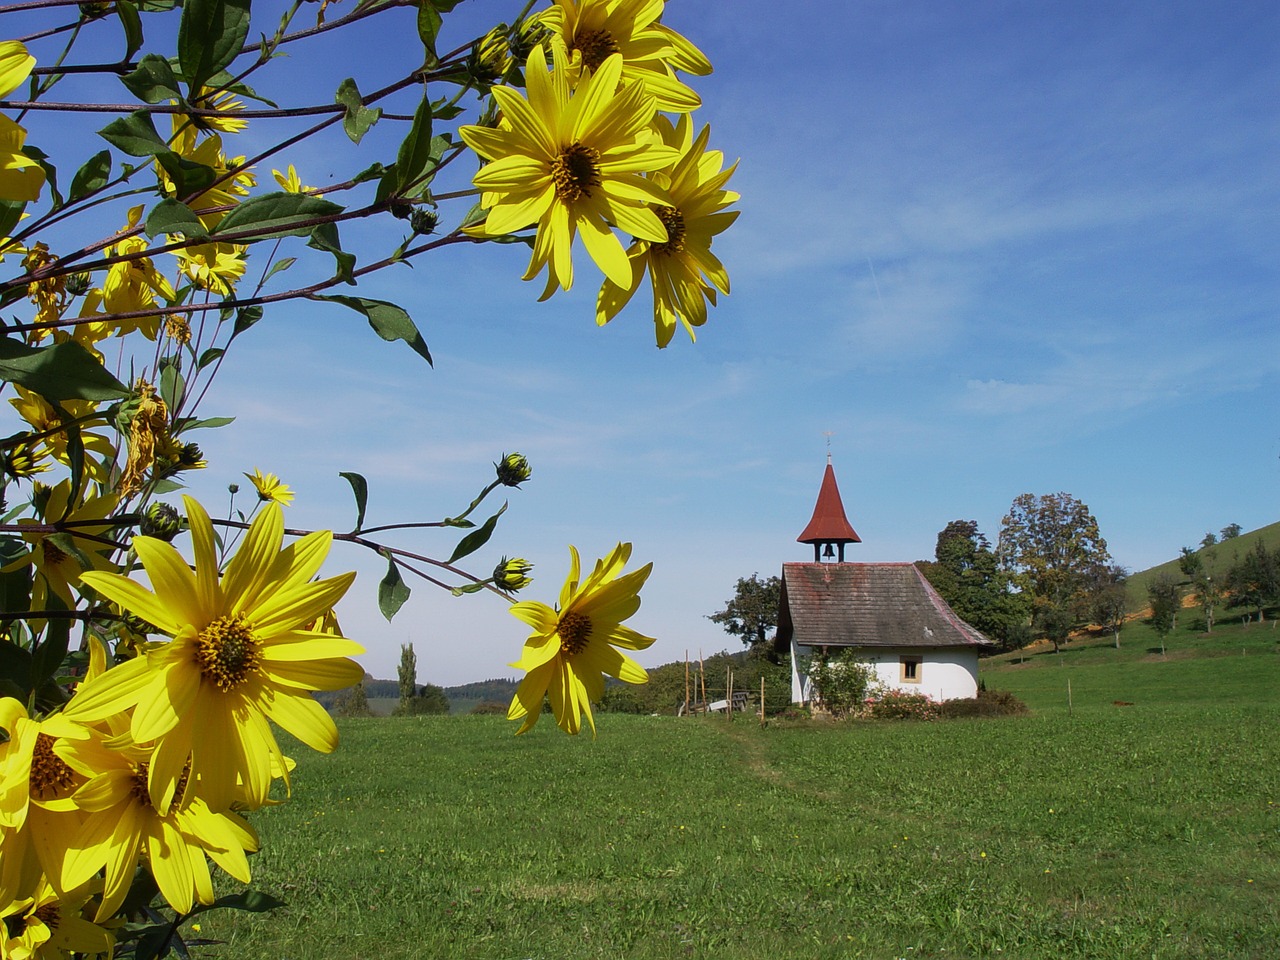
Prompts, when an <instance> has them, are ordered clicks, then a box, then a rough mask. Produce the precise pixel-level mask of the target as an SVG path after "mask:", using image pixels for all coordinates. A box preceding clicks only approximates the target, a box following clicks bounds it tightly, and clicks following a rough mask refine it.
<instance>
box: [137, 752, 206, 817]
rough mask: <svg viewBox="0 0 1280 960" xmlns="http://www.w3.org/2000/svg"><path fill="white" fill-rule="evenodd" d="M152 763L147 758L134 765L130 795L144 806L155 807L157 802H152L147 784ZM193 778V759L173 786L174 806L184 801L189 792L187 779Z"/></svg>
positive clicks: (188, 762)
mask: <svg viewBox="0 0 1280 960" xmlns="http://www.w3.org/2000/svg"><path fill="white" fill-rule="evenodd" d="M150 772H151V765H150V764H149V763H147V761H145V760H139V761H138V762H137V763H136V764H134V767H133V786H132V788H131V789H130V791H129V793H130V795H131V796H132V797H133V798H134V799H135V800H137V801H138V803H140V804H142V806H144V807H151V808H152V809H154V808H155V804H154V803H152V802H151V789H150V788H149V787H148V786H147V778H148V777H149V776H150ZM190 778H191V761H190V760H188V761H187V765H186V766H185V767H184V768H183V770H182V776H180V777H179V778H178V782H177V783H176V784H175V785H174V788H173V806H174V807H175V808H176V807H178V806H179V805H180V804H181V803H182V798H183V796H184V795H185V794H186V792H187V781H188V780H189V779H190Z"/></svg>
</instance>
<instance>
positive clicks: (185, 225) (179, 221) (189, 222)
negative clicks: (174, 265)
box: [142, 199, 209, 241]
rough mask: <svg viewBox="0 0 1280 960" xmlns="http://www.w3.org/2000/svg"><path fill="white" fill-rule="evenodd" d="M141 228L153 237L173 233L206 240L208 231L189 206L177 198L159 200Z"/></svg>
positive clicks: (192, 238)
mask: <svg viewBox="0 0 1280 960" xmlns="http://www.w3.org/2000/svg"><path fill="white" fill-rule="evenodd" d="M142 229H143V230H145V231H146V233H147V236H148V237H151V238H152V239H154V238H155V237H158V236H160V234H162V233H163V234H175V235H180V236H183V237H186V238H187V239H188V240H201V241H203V240H208V239H209V231H208V229H207V228H206V227H205V225H204V224H203V223H201V222H200V218H199V217H197V216H196V215H195V211H193V210H192V209H191V208H190V207H188V206H187V205H186V204H185V203H179V202H178V201H177V200H171V199H166V200H161V201H160V202H159V203H157V204H156V205H155V206H154V207H152V208H151V212H150V213H148V214H147V219H146V221H145V222H144V223H143V226H142Z"/></svg>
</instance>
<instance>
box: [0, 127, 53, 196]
mask: <svg viewBox="0 0 1280 960" xmlns="http://www.w3.org/2000/svg"><path fill="white" fill-rule="evenodd" d="M26 142H27V131H26V130H24V129H23V128H22V127H21V126H19V125H18V124H16V123H14V122H13V121H12V120H10V119H9V118H8V117H6V116H3V115H0V200H20V201H23V202H26V201H29V200H36V199H39V197H40V188H41V187H43V186H44V168H43V167H41V166H40V164H38V163H37V162H36V161H34V160H32V159H31V158H30V157H28V156H27V155H26V154H25V153H23V152H22V148H23V146H24V145H25V144H26Z"/></svg>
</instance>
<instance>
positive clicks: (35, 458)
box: [0, 433, 49, 480]
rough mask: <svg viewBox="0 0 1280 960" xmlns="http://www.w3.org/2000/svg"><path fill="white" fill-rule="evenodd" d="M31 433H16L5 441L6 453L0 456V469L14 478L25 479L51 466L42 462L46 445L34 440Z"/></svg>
mask: <svg viewBox="0 0 1280 960" xmlns="http://www.w3.org/2000/svg"><path fill="white" fill-rule="evenodd" d="M30 436H31V435H30V434H29V433H15V434H14V435H13V436H12V437H9V438H8V439H6V440H5V441H4V455H3V457H0V469H2V470H3V471H4V473H5V475H6V476H9V477H12V478H13V479H14V480H23V479H25V478H27V477H30V476H32V475H34V474H37V473H44V472H45V471H46V470H48V469H49V468H48V467H47V466H46V465H44V464H43V463H41V461H42V460H43V459H44V456H45V450H44V445H43V444H41V443H40V442H39V441H36V442H32V441H31V440H29V439H28V438H29V437H30Z"/></svg>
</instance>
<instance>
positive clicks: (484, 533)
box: [449, 503, 507, 563]
mask: <svg viewBox="0 0 1280 960" xmlns="http://www.w3.org/2000/svg"><path fill="white" fill-rule="evenodd" d="M506 512H507V505H506V504H505V503H504V504H503V505H502V509H501V510H499V511H498V512H497V513H495V514H494V515H493V516H492V517H490V518H489V519H488V520H486V521H485V522H484V523H482V524H480V526H479V527H477V528H476V529H475V530H473V531H471V532H470V533H468V534H467V535H466V536H465V537H463V538H462V539H461V540H460V541H459V542H458V546H457V547H456V548H454V551H453V556H451V557H450V558H449V562H450V563H456V562H457V561H459V560H461V559H462V558H463V557H465V556H468V555H469V554H472V553H475V552H476V551H477V550H479V549H480V548H481V547H483V546H484V545H485V544H486V543H488V542H489V538H490V537H491V536H493V528H494V527H496V526H497V525H498V518H499V517H500V516H502V515H503V514H504V513H506Z"/></svg>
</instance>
